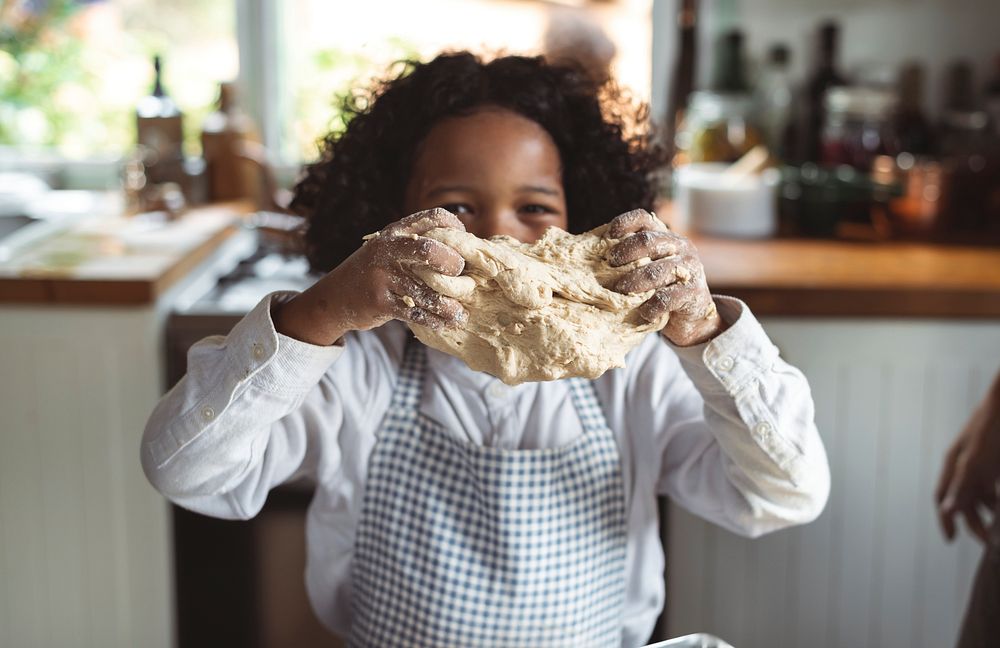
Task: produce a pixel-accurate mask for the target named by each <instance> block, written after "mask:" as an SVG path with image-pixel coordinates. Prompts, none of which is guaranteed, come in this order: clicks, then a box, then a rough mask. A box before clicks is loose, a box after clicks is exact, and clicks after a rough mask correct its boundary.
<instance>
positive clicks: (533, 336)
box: [409, 225, 668, 385]
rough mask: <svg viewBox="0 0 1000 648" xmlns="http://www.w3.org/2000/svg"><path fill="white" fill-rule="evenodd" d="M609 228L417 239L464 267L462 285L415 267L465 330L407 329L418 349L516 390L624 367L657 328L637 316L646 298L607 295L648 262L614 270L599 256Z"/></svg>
mask: <svg viewBox="0 0 1000 648" xmlns="http://www.w3.org/2000/svg"><path fill="white" fill-rule="evenodd" d="M606 229H607V225H603V226H601V227H598V228H597V229H594V230H591V231H589V232H586V233H585V234H580V235H577V236H574V235H572V234H569V233H568V232H565V231H563V230H561V229H558V228H556V227H551V228H549V229H548V231H546V232H545V235H544V236H542V238H541V239H539V240H538V241H536V242H535V243H531V244H526V243H520V242H519V241H517V240H516V239H513V238H511V237H508V236H498V237H493V238H492V239H489V240H484V239H481V238H478V237H476V236H475V235H473V234H469V233H467V232H463V231H461V230H457V229H449V228H438V229H433V230H431V231H429V232H427V233H426V234H424V236H427V237H430V238H433V239H435V240H438V241H440V242H442V243H444V244H446V245H448V246H450V247H452V248H454V249H455V250H456V251H457V252H458V253H459V254H460V255H462V257H463V258H464V259H465V271H464V273H463V274H462V276H460V277H449V276H446V275H442V274H438V273H435V272H432V271H429V270H426V269H420V268H417V267H414V272H415V273H416V274H417V275H418V276H419V277H420V278H421V279H422V280H423V281H424V282H425V283H427V284H428V285H429V286H430V287H431V288H433V289H434V290H436V291H437V292H439V293H441V294H443V295H448V296H449V297H453V298H455V299H457V300H458V301H460V302H461V303H462V304H463V305H464V306H465V308H466V310H467V311H468V312H469V322H468V324H466V325H465V326H463V327H462V328H459V329H444V330H437V331H435V330H432V329H429V328H427V327H424V326H420V325H418V324H412V323H411V324H410V325H409V326H410V328H411V329H412V330H413V332H414V334H415V335H416V336H417V338H418V339H419V340H420V341H421V342H423V343H424V344H426V345H428V346H430V347H433V348H435V349H438V350H440V351H443V352H445V353H449V354H451V355H454V356H457V357H459V358H461V359H462V360H464V361H465V362H466V364H468V365H469V366H470V367H471V368H472V369H474V370H476V371H485V372H487V373H489V374H492V375H494V376H496V377H497V378H499V379H500V380H502V381H503V382H505V383H507V384H508V385H516V384H519V383H522V382H527V381H535V380H556V379H558V378H565V377H569V376H580V377H583V378H590V379H592V378H596V377H598V376H600V375H601V374H603V373H604V372H605V371H607V370H608V369H610V368H612V367H622V366H624V362H625V354H626V353H627V352H628V351H629V350H630V349H631V348H632V347H634V346H636V345H637V344H639V342H640V341H641V340H642V338H643V337H645V336H646V335H647V334H648V333H649V332H651V331H658V330H660V329H662V328H663V327H664V326H665V325H666V323H667V318H668V315H664V316H663V318H662V320H661V321H657V322H647V321H645V320H644V319H642V318H641V317H640V316H639V314H638V312H637V308H638V306H639V305H640V304H642V303H643V302H645V301H646V300H647V299H649V298H650V297H651V296H652V295H653V292H654V291H652V290H650V291H647V292H643V293H636V294H634V295H623V294H621V293H618V292H615V291H613V290H610V289H609V288H605V286H611V285H613V283H614V281H615V280H616V279H618V278H619V277H620V276H622V275H623V274H624V273H625V272H627V271H629V270H632V269H634V268H638V267H640V266H641V265H644V264H645V263H649V259H648V258H647V259H639V260H638V261H635V262H633V263H630V264H628V265H625V266H620V267H618V268H613V267H611V266H610V265H609V264H608V263H607V261H605V255H606V253H607V252H608V250H610V249H611V248H612V247H613V246H614V245H615V244H616V243H617V242H618V241H617V240H614V239H605V238H603V236H602V235H603V234H604V232H605V230H606Z"/></svg>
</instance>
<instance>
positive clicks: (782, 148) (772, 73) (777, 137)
mask: <svg viewBox="0 0 1000 648" xmlns="http://www.w3.org/2000/svg"><path fill="white" fill-rule="evenodd" d="M754 92H755V94H756V99H755V104H756V112H757V123H758V124H759V125H760V127H761V134H762V135H763V138H764V142H765V143H766V144H767V148H768V150H769V151H770V153H771V155H772V156H774V157H775V158H777V159H780V160H785V159H788V155H789V151H790V150H791V147H792V146H793V145H794V140H793V138H794V128H792V127H791V126H792V123H793V119H792V115H793V111H792V108H793V102H794V98H795V97H794V94H795V93H794V89H793V86H792V79H791V70H790V69H789V52H788V48H787V47H786V46H784V45H774V46H772V47H771V49H770V50H768V53H767V63H766V64H765V65H764V67H763V68H762V69H761V71H760V78H759V80H758V83H757V87H756V88H755V90H754Z"/></svg>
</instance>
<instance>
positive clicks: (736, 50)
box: [712, 29, 750, 94]
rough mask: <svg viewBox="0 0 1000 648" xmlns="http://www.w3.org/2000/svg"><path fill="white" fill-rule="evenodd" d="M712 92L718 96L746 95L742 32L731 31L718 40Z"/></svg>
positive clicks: (748, 85) (747, 86) (746, 83)
mask: <svg viewBox="0 0 1000 648" xmlns="http://www.w3.org/2000/svg"><path fill="white" fill-rule="evenodd" d="M712 90H714V91H715V92H718V93H719V94H747V93H749V92H750V84H749V83H748V82H747V73H746V61H745V59H744V56H743V32H741V31H740V30H738V29H733V30H731V31H729V32H726V33H725V34H723V35H722V37H721V38H720V39H719V42H718V45H717V49H716V56H715V69H714V70H713V74H712Z"/></svg>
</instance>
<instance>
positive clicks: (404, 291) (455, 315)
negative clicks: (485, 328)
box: [390, 275, 469, 326]
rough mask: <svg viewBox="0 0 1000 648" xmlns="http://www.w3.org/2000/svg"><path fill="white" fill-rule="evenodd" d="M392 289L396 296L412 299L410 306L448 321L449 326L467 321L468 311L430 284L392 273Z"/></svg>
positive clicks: (459, 324)
mask: <svg viewBox="0 0 1000 648" xmlns="http://www.w3.org/2000/svg"><path fill="white" fill-rule="evenodd" d="M390 281H391V282H392V290H393V292H394V293H396V294H397V295H398V296H400V297H403V301H404V303H407V305H410V304H409V302H407V301H406V299H405V298H406V297H409V298H410V300H412V302H413V304H412V306H416V307H419V308H422V309H423V310H425V311H428V312H430V313H434V314H435V315H437V316H439V317H441V318H442V319H444V320H446V321H447V322H449V323H450V325H451V326H461V325H462V324H465V323H466V322H468V321H469V313H468V312H467V311H466V310H465V308H463V307H462V304H461V303H459V302H458V301H457V300H455V299H452V298H451V297H446V296H444V295H442V294H440V293H438V292H435V291H434V290H433V289H432V288H431V287H430V286H428V285H427V284H425V283H424V282H422V281H420V280H419V279H414V278H412V277H409V276H407V275H393V276H392V278H391V279H390Z"/></svg>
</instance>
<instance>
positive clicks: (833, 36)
mask: <svg viewBox="0 0 1000 648" xmlns="http://www.w3.org/2000/svg"><path fill="white" fill-rule="evenodd" d="M839 36H840V27H839V26H838V25H837V23H835V22H827V23H824V24H823V25H821V26H820V29H819V41H818V44H817V49H816V55H817V59H816V65H815V67H814V68H813V71H812V74H810V75H809V80H808V81H807V82H806V91H805V120H804V121H805V123H804V129H803V133H802V137H801V143H802V148H803V150H802V155H801V157H802V158H803V160H804V161H806V162H817V161H819V159H820V149H821V147H820V142H821V139H822V130H823V124H824V122H825V117H824V101H825V96H826V92H827V90H829V89H830V88H833V87H836V86H842V85H846V84H847V80H846V79H845V78H844V77H843V76H842V75H841V74H840V72H838V71H837V45H838V39H839Z"/></svg>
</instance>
